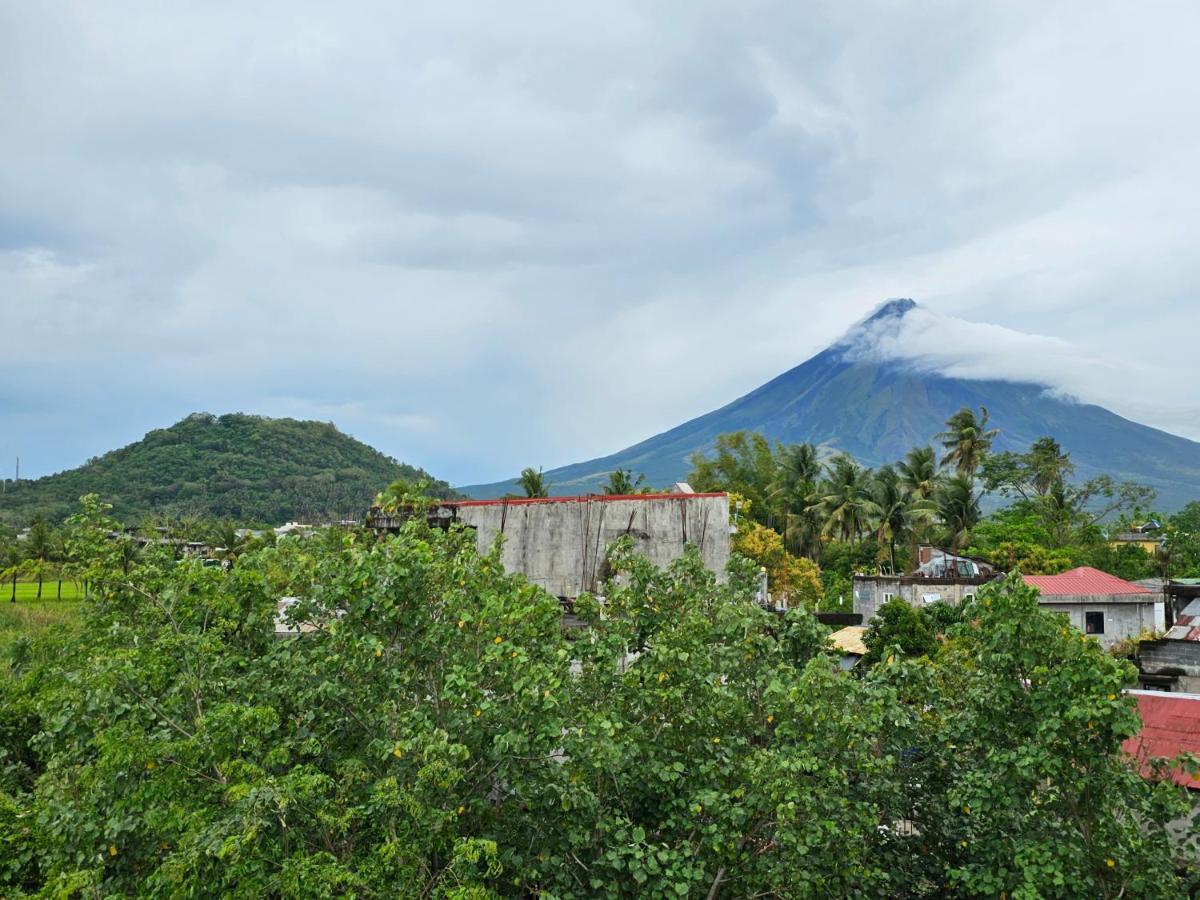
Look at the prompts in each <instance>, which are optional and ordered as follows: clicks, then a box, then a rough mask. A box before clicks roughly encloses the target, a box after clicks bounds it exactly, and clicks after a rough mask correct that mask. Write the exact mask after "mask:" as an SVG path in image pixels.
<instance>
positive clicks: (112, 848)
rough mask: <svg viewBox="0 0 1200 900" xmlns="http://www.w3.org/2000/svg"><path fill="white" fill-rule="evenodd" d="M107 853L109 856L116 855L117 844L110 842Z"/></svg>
mask: <svg viewBox="0 0 1200 900" xmlns="http://www.w3.org/2000/svg"><path fill="white" fill-rule="evenodd" d="M108 855H109V856H116V855H117V845H116V844H111V845H110V846H109V848H108Z"/></svg>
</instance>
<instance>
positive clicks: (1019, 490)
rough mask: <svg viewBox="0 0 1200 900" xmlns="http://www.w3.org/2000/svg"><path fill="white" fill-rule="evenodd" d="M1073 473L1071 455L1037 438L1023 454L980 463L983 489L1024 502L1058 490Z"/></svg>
mask: <svg viewBox="0 0 1200 900" xmlns="http://www.w3.org/2000/svg"><path fill="white" fill-rule="evenodd" d="M1074 471H1075V465H1074V464H1073V463H1072V462H1071V457H1070V454H1068V453H1065V452H1063V449H1062V447H1061V446H1060V445H1059V443H1058V441H1056V440H1055V439H1054V438H1052V437H1043V438H1038V439H1037V440H1036V441H1034V442H1033V444H1031V445H1030V447H1029V450H1028V451H1027V452H1026V453H1013V452H1012V451H1005V452H1004V453H997V454H994V455H991V456H988V457H987V458H985V459H984V461H983V473H982V474H983V482H984V487H985V488H986V489H987V490H989V491H999V492H1000V493H1001V494H1003V495H1004V496H1017V497H1020V498H1021V499H1023V500H1026V501H1033V500H1035V499H1037V498H1044V497H1046V496H1047V495H1049V494H1050V493H1051V492H1053V491H1056V490H1061V489H1062V488H1063V487H1064V486H1065V484H1066V483H1067V479H1068V478H1070V476H1071V475H1072V474H1073V473H1074Z"/></svg>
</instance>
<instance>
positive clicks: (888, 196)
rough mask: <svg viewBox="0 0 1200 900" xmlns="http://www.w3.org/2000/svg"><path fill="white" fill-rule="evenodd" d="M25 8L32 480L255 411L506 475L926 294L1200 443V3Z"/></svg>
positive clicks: (20, 248)
mask: <svg viewBox="0 0 1200 900" xmlns="http://www.w3.org/2000/svg"><path fill="white" fill-rule="evenodd" d="M5 23H6V25H5V28H4V29H3V31H0V84H3V85H4V87H3V88H0V116H2V117H3V121H4V122H5V140H4V141H3V142H0V332H3V334H4V336H5V337H7V338H8V340H7V342H6V347H5V353H4V354H3V356H2V358H0V459H2V458H4V457H6V456H12V455H15V454H16V453H17V452H21V453H22V456H23V457H25V458H26V459H27V460H28V463H27V465H26V471H32V472H39V471H49V470H52V469H55V468H61V467H64V466H68V465H73V464H76V463H78V462H79V461H81V460H82V459H83V458H85V457H86V456H88V455H92V454H94V453H99V452H102V451H103V450H105V449H108V448H109V447H111V446H113V445H115V444H117V443H119V442H122V441H126V440H129V439H132V438H134V437H136V436H137V435H138V434H140V433H141V432H142V431H144V430H145V429H147V428H149V427H153V426H160V425H162V424H164V423H165V422H167V421H171V420H173V419H176V418H179V417H181V416H182V415H184V414H186V413H187V412H190V411H192V410H196V409H209V410H213V411H217V412H220V411H226V410H230V409H245V410H247V411H253V412H260V413H265V414H272V413H275V414H294V415H312V416H315V417H318V418H330V417H333V418H335V420H336V421H338V422H339V424H343V425H344V426H345V427H347V428H348V429H350V430H352V431H353V432H354V433H355V434H356V435H357V436H359V437H362V438H363V439H366V440H370V441H371V442H372V443H374V444H376V445H377V446H379V447H380V448H381V449H382V450H384V451H385V452H388V453H391V454H393V455H395V456H398V457H400V458H404V459H408V460H411V461H413V462H417V463H419V464H422V465H425V466H426V467H427V468H430V469H431V470H432V471H434V472H436V473H437V474H439V475H444V476H446V477H449V478H452V479H455V480H459V481H476V480H485V479H490V478H498V477H500V476H503V475H507V474H510V473H511V472H513V471H516V470H517V469H519V468H520V467H521V466H522V465H526V464H529V463H534V464H538V463H542V464H545V465H553V464H558V463H565V462H572V461H576V460H578V459H582V458H585V457H587V456H591V455H594V454H598V453H601V452H606V451H611V450H614V449H617V447H619V446H621V445H622V444H625V443H629V442H631V441H633V440H637V439H639V438H641V437H645V436H648V435H650V434H651V433H654V432H656V431H658V430H661V429H663V428H665V427H669V426H671V425H674V424H676V423H678V422H679V421H681V420H682V419H684V418H686V417H688V416H691V415H695V414H697V413H701V412H704V411H706V410H708V409H710V408H712V407H715V406H717V405H720V404H721V403H723V402H726V401H728V400H730V399H732V398H733V397H734V396H736V395H738V394H739V393H741V392H743V391H745V390H748V389H751V388H753V387H754V386H756V385H757V384H759V383H761V382H762V381H763V380H765V379H767V378H769V377H771V376H773V375H774V374H776V373H778V372H779V371H781V370H783V369H785V368H787V367H789V366H791V365H794V364H796V363H798V362H800V361H801V360H802V359H804V358H805V357H807V356H808V355H810V354H811V353H812V352H815V351H816V350H818V349H820V348H821V347H822V346H824V345H825V344H827V343H828V342H829V341H831V340H833V339H834V338H836V336H837V335H838V334H839V333H840V332H841V331H842V330H844V328H845V327H846V325H847V324H848V323H850V322H852V321H854V320H855V319H857V318H858V317H859V316H861V315H862V314H863V313H864V312H865V311H866V310H868V309H869V308H870V307H872V306H873V305H874V304H875V303H877V302H878V301H879V300H880V299H882V298H884V297H888V296H897V295H902V296H914V297H916V298H918V299H919V300H921V301H922V302H924V303H925V304H927V307H928V308H927V312H926V313H925V314H924V315H926V316H930V317H933V319H934V320H936V327H931V328H930V329H929V333H934V332H935V331H936V330H937V329H939V328H940V329H943V330H945V329H950V330H951V331H953V332H954V333H956V334H962V333H964V326H963V325H962V324H961V323H959V322H958V321H957V320H959V319H967V320H976V321H981V322H987V323H993V325H992V326H982V327H981V328H974V327H969V328H966V331H969V332H970V335H971V337H970V346H971V347H972V348H973V352H971V353H967V352H966V351H963V352H959V353H958V354H957V355H954V354H950V355H949V356H947V351H946V350H945V348H944V347H943V346H941V345H938V346H933V347H927V348H925V349H927V350H929V352H930V353H932V354H933V358H936V359H938V360H939V364H940V365H945V366H948V367H951V368H952V370H954V371H958V372H960V373H971V372H976V371H985V370H986V371H1004V372H1008V373H1011V374H1012V375H1013V376H1014V377H1018V376H1019V377H1026V378H1036V379H1038V380H1042V379H1043V378H1044V379H1046V380H1050V379H1054V380H1055V383H1059V384H1061V385H1062V386H1063V387H1064V389H1067V390H1070V391H1071V392H1072V393H1075V394H1078V395H1080V396H1083V397H1085V398H1089V399H1095V400H1097V401H1099V402H1104V403H1105V404H1106V405H1108V406H1110V407H1112V408H1114V409H1115V410H1116V411H1118V412H1122V413H1124V414H1127V415H1131V416H1133V417H1135V418H1139V419H1142V420H1145V421H1147V422H1149V423H1150V424H1157V425H1160V426H1163V427H1167V428H1169V429H1172V430H1176V431H1179V432H1180V433H1186V434H1189V435H1191V436H1193V437H1200V424H1198V423H1200V416H1198V415H1197V414H1196V399H1195V397H1196V395H1195V391H1194V388H1193V387H1192V379H1190V377H1189V376H1188V374H1187V373H1188V371H1189V368H1190V353H1191V352H1192V349H1191V344H1192V343H1194V338H1193V335H1194V331H1195V321H1196V316H1195V306H1194V300H1193V298H1192V292H1193V287H1192V286H1193V285H1194V284H1195V283H1196V282H1197V280H1198V278H1197V276H1198V275H1200V271H1198V267H1200V261H1198V259H1197V257H1196V254H1195V253H1194V252H1193V250H1192V246H1191V245H1192V243H1193V242H1194V240H1193V235H1195V234H1196V233H1197V231H1200V203H1197V200H1198V199H1200V176H1198V175H1197V172H1196V169H1195V167H1194V164H1193V161H1194V160H1195V159H1196V158H1197V156H1198V155H1200V120H1197V118H1196V117H1195V116H1194V115H1191V111H1192V110H1194V109H1195V108H1196V107H1197V106H1198V105H1200V102H1198V101H1200V95H1198V94H1200V63H1197V61H1196V58H1195V54H1193V53H1192V52H1191V50H1190V48H1191V47H1193V46H1195V44H1196V42H1197V40H1200V12H1198V11H1197V9H1196V7H1195V5H1194V4H1191V3H1188V2H1184V0H1180V2H1167V3H1162V4H1155V5H1153V6H1152V7H1146V6H1145V5H1142V6H1139V7H1136V8H1135V7H1133V6H1131V5H1128V4H1125V5H1122V4H1112V5H1102V6H1100V7H1097V6H1096V5H1095V4H1094V3H1083V2H1069V3H1066V4H1054V5H1053V6H1046V5H1045V4H1032V3H1030V4H1024V3H1016V4H1013V3H1008V2H994V3H978V4H973V5H972V6H971V7H970V8H969V9H963V10H955V11H948V9H947V8H946V7H944V6H937V5H932V6H913V5H896V4H891V3H886V2H878V3H868V4H866V5H864V6H855V5H848V4H840V3H837V4H835V3H814V4H787V3H781V2H770V0H767V2H762V3H753V4H748V5H743V6H740V7H736V8H733V7H729V6H728V5H725V4H721V5H717V4H711V3H707V2H701V3H687V4H668V5H667V6H657V7H656V6H647V5H645V4H633V3H625V2H616V3H606V4H603V5H594V6H588V5H579V4H568V5H563V4H557V5H555V4H545V3H537V2H515V3H508V4H502V5H496V4H484V3H463V4H453V5H445V4H442V5H432V6H425V7H420V8H417V7H413V6H412V5H404V4H400V5H397V4H385V3H365V4H359V5H355V6H354V7H353V8H344V7H334V6H329V5H327V4H315V3H287V4H283V3H267V4H259V5H256V6H254V7H253V8H250V7H246V6H236V7H234V6H231V7H219V6H213V5H212V4H202V3H183V4H171V5H169V6H142V7H139V8H137V9H136V11H134V10H131V9H130V8H129V7H127V6H125V5H123V4H119V3H115V2H104V0H100V2H90V3H86V4H72V3H63V4H20V5H15V6H12V8H11V9H9V10H8V11H7V14H6V16H5ZM1022 334H1024V335H1026V336H1025V337H1022V336H1021V335H1022ZM1033 334H1044V335H1057V336H1059V338H1060V339H1061V340H1062V341H1064V342H1065V343H1055V342H1053V341H1049V340H1048V339H1039V338H1034V337H1029V335H1033ZM14 336H15V337H14ZM922 340H923V338H922V337H921V336H920V335H917V336H914V341H915V342H916V344H917V345H921V341H922ZM964 346H965V345H964ZM1000 348H1004V349H1003V351H1001V350H1000ZM939 354H940V356H939ZM1122 373H1126V375H1128V376H1129V377H1124V376H1123V374H1122Z"/></svg>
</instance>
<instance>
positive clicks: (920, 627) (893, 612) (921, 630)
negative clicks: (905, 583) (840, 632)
mask: <svg viewBox="0 0 1200 900" xmlns="http://www.w3.org/2000/svg"><path fill="white" fill-rule="evenodd" d="M863 643H864V644H865V645H866V647H867V655H866V656H864V657H863V658H862V662H863V664H864V665H867V666H873V665H875V664H876V663H878V662H880V661H882V660H883V659H885V658H887V657H888V656H889V655H891V654H893V653H899V654H903V655H904V656H930V655H932V654H933V653H934V652H935V651H936V650H937V639H936V638H935V637H934V635H933V631H931V630H930V628H929V625H928V624H926V622H925V620H924V619H923V618H922V617H921V615H920V614H919V613H918V612H917V611H916V610H915V609H913V608H912V607H911V606H909V605H908V604H907V603H906V602H905V601H904V600H902V599H900V598H899V597H893V598H892V599H891V600H889V601H888V602H887V603H885V604H883V606H881V607H879V611H878V612H877V613H876V614H875V618H873V619H872V620H871V621H870V623H869V624H868V626H867V630H866V631H865V632H863Z"/></svg>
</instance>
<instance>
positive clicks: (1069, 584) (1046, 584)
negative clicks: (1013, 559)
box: [1022, 566, 1154, 597]
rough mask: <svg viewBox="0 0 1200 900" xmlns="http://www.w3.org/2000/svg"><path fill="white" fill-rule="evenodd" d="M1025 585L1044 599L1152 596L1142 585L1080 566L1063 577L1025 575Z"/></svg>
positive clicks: (1064, 573)
mask: <svg viewBox="0 0 1200 900" xmlns="http://www.w3.org/2000/svg"><path fill="white" fill-rule="evenodd" d="M1022 578H1024V579H1025V583H1026V584H1028V585H1032V586H1033V587H1035V588H1037V589H1038V590H1040V591H1041V592H1042V596H1043V597H1053V596H1056V595H1062V594H1152V593H1154V592H1153V591H1150V590H1147V589H1146V588H1144V587H1142V586H1141V585H1137V584H1133V583H1132V582H1129V581H1125V580H1124V579H1123V578H1118V577H1117V576H1116V575H1109V574H1108V573H1107V572H1101V571H1100V570H1099V569H1093V568H1092V567H1091V566H1080V567H1079V568H1078V569H1071V570H1070V571H1069V572H1063V573H1062V574H1061V575H1023V576H1022Z"/></svg>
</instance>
